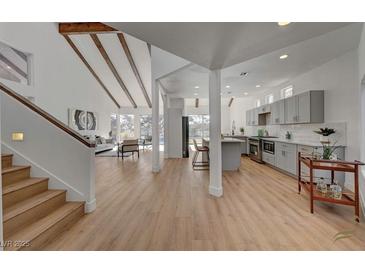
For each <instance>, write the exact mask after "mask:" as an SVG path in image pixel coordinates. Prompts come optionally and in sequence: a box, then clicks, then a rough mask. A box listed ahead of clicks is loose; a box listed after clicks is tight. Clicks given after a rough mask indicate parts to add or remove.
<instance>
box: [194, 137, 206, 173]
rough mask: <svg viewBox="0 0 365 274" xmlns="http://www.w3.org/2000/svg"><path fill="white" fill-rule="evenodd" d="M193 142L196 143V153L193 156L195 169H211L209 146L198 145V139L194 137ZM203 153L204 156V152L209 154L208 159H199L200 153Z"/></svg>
mask: <svg viewBox="0 0 365 274" xmlns="http://www.w3.org/2000/svg"><path fill="white" fill-rule="evenodd" d="M193 143H194V148H195V153H194V156H193V163H192V164H193V169H194V170H206V169H209V147H206V146H198V144H197V143H196V140H195V139H193ZM200 152H201V153H202V157H203V153H206V154H207V158H208V161H203V160H202V161H198V158H199V153H200Z"/></svg>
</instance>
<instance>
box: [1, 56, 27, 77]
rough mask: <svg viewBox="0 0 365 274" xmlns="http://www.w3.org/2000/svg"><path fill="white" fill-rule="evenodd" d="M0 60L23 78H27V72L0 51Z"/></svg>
mask: <svg viewBox="0 0 365 274" xmlns="http://www.w3.org/2000/svg"><path fill="white" fill-rule="evenodd" d="M0 61H2V62H4V63H5V64H6V65H7V66H9V67H10V68H11V69H12V70H14V71H15V72H16V73H18V74H19V75H21V76H22V77H24V78H26V79H27V78H28V77H27V74H26V73H25V72H24V71H23V70H22V69H21V68H19V67H18V66H17V65H15V64H14V63H13V62H12V61H10V60H9V59H8V58H6V57H5V56H4V55H2V54H1V53H0Z"/></svg>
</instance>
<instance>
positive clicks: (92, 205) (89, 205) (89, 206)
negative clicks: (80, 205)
mask: <svg viewBox="0 0 365 274" xmlns="http://www.w3.org/2000/svg"><path fill="white" fill-rule="evenodd" d="M95 209H96V199H94V200H92V201H86V203H85V213H91V212H93V211H94V210H95Z"/></svg>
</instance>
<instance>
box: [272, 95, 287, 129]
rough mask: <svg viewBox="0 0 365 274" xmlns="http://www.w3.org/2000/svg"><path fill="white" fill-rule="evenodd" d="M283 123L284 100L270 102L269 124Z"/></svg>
mask: <svg viewBox="0 0 365 274" xmlns="http://www.w3.org/2000/svg"><path fill="white" fill-rule="evenodd" d="M284 123H285V113H284V100H280V101H277V102H274V103H272V104H271V124H272V125H281V124H284Z"/></svg>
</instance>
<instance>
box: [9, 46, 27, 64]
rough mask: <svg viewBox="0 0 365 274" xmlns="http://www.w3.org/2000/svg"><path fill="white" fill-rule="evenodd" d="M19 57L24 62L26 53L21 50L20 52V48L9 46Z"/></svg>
mask: <svg viewBox="0 0 365 274" xmlns="http://www.w3.org/2000/svg"><path fill="white" fill-rule="evenodd" d="M11 49H12V50H13V51H14V52H15V53H16V54H17V55H18V56H19V57H20V58H22V59H23V60H24V61H25V62H27V61H28V58H27V55H26V54H25V53H23V52H21V51H20V50H17V49H14V48H11Z"/></svg>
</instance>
